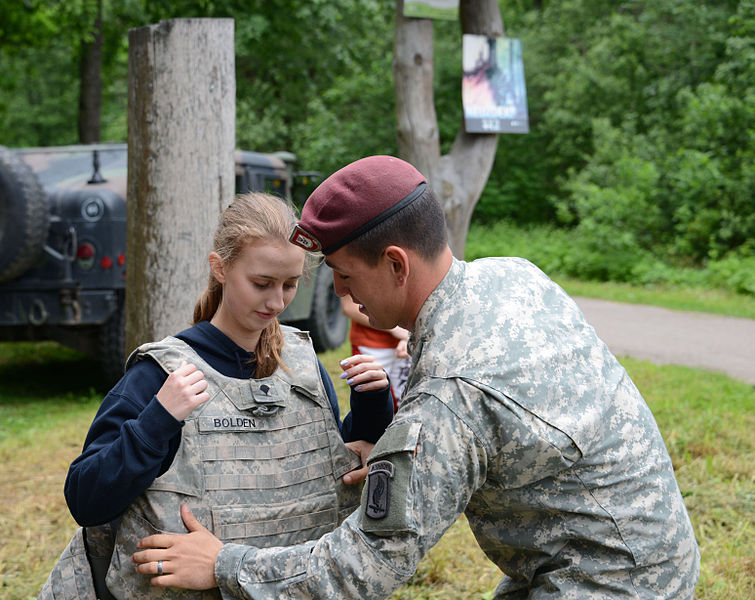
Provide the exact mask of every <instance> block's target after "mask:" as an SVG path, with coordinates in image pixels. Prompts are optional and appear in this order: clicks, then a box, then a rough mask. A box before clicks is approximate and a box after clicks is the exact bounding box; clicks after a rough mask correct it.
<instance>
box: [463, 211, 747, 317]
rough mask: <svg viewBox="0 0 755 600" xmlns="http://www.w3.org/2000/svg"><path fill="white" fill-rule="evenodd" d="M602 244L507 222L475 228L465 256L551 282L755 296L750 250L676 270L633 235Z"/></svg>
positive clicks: (576, 233) (570, 232)
mask: <svg viewBox="0 0 755 600" xmlns="http://www.w3.org/2000/svg"><path fill="white" fill-rule="evenodd" d="M596 230H597V232H598V234H600V233H601V232H602V231H607V229H605V230H601V229H600V227H598V226H596ZM596 235H597V234H596ZM596 239H598V238H596V237H595V236H586V235H584V231H583V230H581V229H579V228H577V229H562V228H557V227H555V226H554V225H548V224H545V225H538V224H528V225H524V226H522V225H517V224H514V223H512V222H507V221H500V222H497V223H495V224H493V225H490V226H486V225H478V224H473V225H472V227H471V229H470V232H469V237H468V240H467V247H466V255H465V256H466V258H467V259H468V260H474V259H475V258H480V257H483V256H521V257H523V258H526V259H528V260H530V261H532V262H533V263H535V264H536V265H537V266H538V267H540V268H541V269H542V270H543V271H545V272H546V273H547V274H548V275H550V276H551V277H571V278H575V279H580V280H583V281H604V280H606V279H610V280H612V281H617V282H626V283H632V284H634V285H639V286H674V287H683V288H694V289H704V288H713V289H721V290H727V291H729V292H730V293H733V294H745V295H747V296H749V297H752V296H755V256H754V255H753V254H754V253H753V252H752V248H751V247H749V245H745V246H743V247H742V248H740V249H739V250H737V251H732V252H729V253H727V254H726V255H724V256H723V257H721V258H720V259H717V260H709V261H708V262H707V264H706V265H705V266H704V267H682V266H671V265H669V264H667V263H664V262H662V261H661V260H659V259H658V258H656V257H654V256H653V255H652V254H651V253H649V252H646V251H642V250H637V249H636V245H634V243H633V238H632V236H631V235H625V234H623V233H617V234H616V235H615V236H614V239H612V238H608V237H606V238H600V239H602V240H603V242H604V243H603V245H602V246H601V245H600V244H598V243H596ZM745 302H746V301H745ZM749 302H750V303H751V302H752V300H749ZM697 310H700V309H699V308H698V309H697ZM744 311H745V312H744V313H743V312H742V311H739V310H738V311H737V312H738V314H741V315H742V316H747V317H750V318H752V317H753V316H755V312H753V309H752V307H750V308H745V309H744ZM716 312H720V311H719V310H716Z"/></svg>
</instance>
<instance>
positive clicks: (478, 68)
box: [461, 34, 530, 133]
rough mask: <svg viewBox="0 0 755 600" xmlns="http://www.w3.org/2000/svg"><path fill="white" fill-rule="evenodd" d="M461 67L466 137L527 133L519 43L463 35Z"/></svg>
mask: <svg viewBox="0 0 755 600" xmlns="http://www.w3.org/2000/svg"><path fill="white" fill-rule="evenodd" d="M462 65H463V66H462V68H463V71H464V73H463V77H462V83H461V97H462V103H463V106H464V128H465V129H466V131H467V133H529V130H530V126H529V115H528V113H527V90H526V88H525V85H524V64H523V62H522V42H521V40H518V39H512V38H489V37H487V36H484V35H472V34H464V38H463V41H462Z"/></svg>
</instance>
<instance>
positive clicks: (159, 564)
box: [157, 560, 163, 575]
mask: <svg viewBox="0 0 755 600" xmlns="http://www.w3.org/2000/svg"><path fill="white" fill-rule="evenodd" d="M157 574H158V575H162V574H163V561H161V560H158V561H157Z"/></svg>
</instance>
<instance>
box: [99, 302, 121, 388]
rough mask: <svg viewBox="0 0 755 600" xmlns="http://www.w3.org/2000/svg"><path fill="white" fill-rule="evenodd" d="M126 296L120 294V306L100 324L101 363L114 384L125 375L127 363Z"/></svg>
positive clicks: (109, 381)
mask: <svg viewBox="0 0 755 600" xmlns="http://www.w3.org/2000/svg"><path fill="white" fill-rule="evenodd" d="M124 305H125V303H124V296H123V294H122V293H119V294H118V307H117V308H116V309H115V312H114V313H113V314H112V315H111V316H110V318H109V319H108V320H107V321H105V322H104V323H103V324H102V325H100V329H99V347H100V357H99V359H100V364H101V365H102V371H103V373H104V374H105V377H106V379H107V381H108V383H110V385H114V384H115V383H116V382H117V381H118V380H119V379H120V378H121V377H123V373H124V368H125V365H126V311H125V308H124Z"/></svg>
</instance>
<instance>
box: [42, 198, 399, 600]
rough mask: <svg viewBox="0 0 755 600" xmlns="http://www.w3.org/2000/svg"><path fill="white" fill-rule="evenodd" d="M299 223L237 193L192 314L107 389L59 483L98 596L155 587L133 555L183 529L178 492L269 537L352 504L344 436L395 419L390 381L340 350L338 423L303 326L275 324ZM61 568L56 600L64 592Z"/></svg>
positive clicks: (298, 266)
mask: <svg viewBox="0 0 755 600" xmlns="http://www.w3.org/2000/svg"><path fill="white" fill-rule="evenodd" d="M295 222H296V216H295V213H294V212H293V210H292V209H291V207H290V206H288V205H287V204H286V203H285V202H283V201H282V200H280V199H278V198H276V197H274V196H269V195H265V194H246V195H242V196H239V197H237V198H236V199H235V200H234V202H233V203H232V204H231V206H229V207H228V208H227V209H226V210H225V211H224V213H223V215H222V216H221V219H220V224H219V226H218V228H217V230H216V232H215V239H214V250H213V252H211V253H210V257H209V263H210V281H209V285H208V287H207V289H206V291H205V292H204V294H203V295H202V297H201V298H200V300H199V302H198V303H197V305H196V307H195V310H194V325H193V326H192V327H190V328H189V329H186V330H184V331H182V332H180V333H179V334H177V335H176V336H171V337H168V338H165V339H164V340H161V341H160V342H154V343H150V344H145V345H143V346H141V347H139V348H138V349H137V350H136V351H135V352H134V353H133V354H132V355H131V357H130V358H129V360H128V362H127V371H126V374H125V375H124V377H123V378H122V379H121V380H120V381H119V382H118V384H116V386H115V387H114V388H113V389H112V390H111V391H110V392H109V393H108V395H107V396H106V397H105V399H104V401H103V403H102V406H101V407H100V410H99V411H98V413H97V415H96V417H95V419H94V421H93V423H92V426H91V428H90V430H89V433H88V434H87V438H86V441H85V443H84V450H83V452H82V454H81V455H80V456H79V457H78V458H77V459H76V460H74V462H73V463H72V464H71V466H70V469H69V472H68V477H67V479H66V485H65V496H66V501H67V502H68V506H69V508H70V510H71V514H72V515H73V517H74V518H75V519H76V521H77V522H78V523H79V524H80V525H82V526H84V527H85V529H84V532H83V536H82V537H84V538H85V539H86V541H85V542H84V544H86V546H88V550H89V552H88V554H89V562H90V564H91V565H92V567H93V570H94V579H95V580H96V581H98V583H97V584H96V586H95V587H97V588H98V590H97V591H98V593H99V596H100V597H107V596H106V594H107V593H112V594H113V596H114V597H116V598H136V597H139V598H142V597H148V596H149V595H150V594H154V595H160V592H159V591H158V590H156V589H155V588H150V586H149V582H148V580H147V579H146V578H143V577H141V576H138V575H137V574H136V573H135V571H134V567H133V564H132V563H131V561H130V556H131V554H132V553H133V552H134V550H135V549H136V546H135V545H136V542H137V541H138V540H139V539H140V538H142V537H144V535H148V534H150V533H153V532H157V531H175V532H178V531H185V528H184V526H183V524H182V521H181V516H180V505H181V504H183V503H186V504H188V505H189V506H190V507H191V509H192V511H194V514H195V515H198V516H199V518H200V520H203V521H204V523H205V524H206V525H207V526H208V527H209V528H210V529H212V530H213V531H214V532H215V533H216V535H218V537H220V538H221V539H224V540H226V541H238V542H239V543H246V544H252V545H255V546H260V547H265V546H272V545H287V544H291V543H298V542H299V541H305V540H308V539H315V538H317V537H319V536H320V535H322V533H324V532H326V531H329V530H331V529H333V528H335V527H336V526H337V525H338V523H339V522H340V521H341V520H342V519H343V518H344V517H345V516H346V515H347V514H349V512H351V510H352V509H353V508H355V507H356V506H357V505H358V503H359V493H360V491H359V489H358V487H354V486H347V485H345V483H349V477H348V476H347V477H345V478H344V475H346V474H347V473H348V472H349V471H351V470H353V469H354V468H357V467H359V466H360V462H359V458H358V457H357V455H356V454H355V453H353V452H350V451H349V450H348V449H347V447H346V445H345V442H350V441H355V440H365V441H366V442H370V443H374V442H375V441H377V439H378V438H379V437H380V435H381V434H382V433H383V431H384V430H385V427H386V426H387V425H388V423H390V421H391V418H392V414H393V406H392V401H391V397H390V388H389V385H388V379H387V376H386V374H385V372H384V371H383V369H382V367H381V365H380V364H379V363H377V362H376V361H375V360H374V359H372V358H370V357H367V356H360V355H356V356H352V357H350V358H348V359H346V360H344V361H342V367H343V368H344V374H343V375H342V377H343V376H345V377H346V378H347V381H348V382H349V384H350V385H351V386H352V394H351V412H350V414H349V415H347V417H346V419H345V420H344V422H343V423H341V422H340V418H339V409H338V403H337V398H336V394H335V391H334V389H333V385H332V382H331V381H330V378H329V377H328V375H327V373H326V371H325V369H324V368H323V366H322V364H321V363H320V362H319V360H318V359H317V356H316V355H315V353H314V349H313V348H312V345H311V342H310V341H309V338H308V336H307V335H306V334H305V333H302V332H298V331H296V330H293V329H290V328H281V326H280V325H279V323H278V321H277V318H276V317H277V315H278V314H280V313H281V312H282V311H283V310H284V309H285V307H286V306H287V305H288V304H289V303H290V302H291V300H292V299H293V297H294V295H295V293H296V288H297V283H298V281H299V280H300V278H301V277H302V273H303V268H304V260H305V256H304V255H305V253H304V251H303V250H301V249H299V248H297V247H296V246H294V245H292V244H290V243H289V242H288V235H289V233H290V231H291V229H292V227H293V225H294V224H295ZM95 526H102V527H95ZM116 531H117V537H116V540H115V544H114V546H115V551H114V553H113V554H112V559H110V553H109V552H108V547H109V546H111V545H112V537H111V536H112V535H113V534H114V533H115V532H116ZM108 538H110V539H108ZM74 541H75V540H74ZM72 543H73V542H72ZM100 548H101V549H100ZM70 549H71V548H70V546H69V548H68V549H67V551H69V550H70ZM69 554H72V553H69ZM64 555H65V553H64ZM100 563H101V564H100ZM106 563H109V569H108V575H107V587H108V590H103V589H102V581H101V580H102V573H101V572H102V571H104V570H105V569H106V568H108V567H107V566H106ZM56 570H57V569H56ZM54 576H55V572H53V574H52V575H51V577H50V579H48V582H47V584H45V588H46V589H50V590H52V592H53V593H52V595H49V596H47V597H50V598H56V600H57V599H59V598H68V597H70V596H68V595H66V594H64V593H60V592H59V593H58V594H57V595H56V594H55V593H54V592H55V584H56V582H55V580H54V579H55V578H54ZM63 579H64V578H63ZM64 585H65V582H64V581H62V580H61V581H59V582H58V589H60V588H62V587H64ZM176 593H178V592H176ZM43 594H44V590H43ZM169 596H170V594H169ZM74 597H75V596H74ZM171 597H173V596H171Z"/></svg>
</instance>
